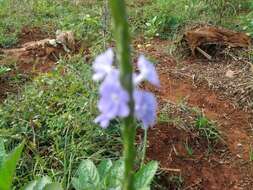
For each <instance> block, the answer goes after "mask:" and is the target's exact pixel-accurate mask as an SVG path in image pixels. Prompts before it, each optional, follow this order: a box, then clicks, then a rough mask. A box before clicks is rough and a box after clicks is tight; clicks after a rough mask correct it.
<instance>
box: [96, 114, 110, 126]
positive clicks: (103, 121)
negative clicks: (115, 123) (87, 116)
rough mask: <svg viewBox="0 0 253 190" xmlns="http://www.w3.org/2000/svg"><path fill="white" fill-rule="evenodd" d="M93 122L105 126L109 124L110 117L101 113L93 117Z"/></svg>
mask: <svg viewBox="0 0 253 190" xmlns="http://www.w3.org/2000/svg"><path fill="white" fill-rule="evenodd" d="M95 123H99V125H100V126H101V127H102V128H107V127H108V126H109V124H110V119H109V118H107V117H106V116H105V115H103V114H101V115H99V116H98V117H97V118H96V119H95Z"/></svg>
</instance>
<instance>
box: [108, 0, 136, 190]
mask: <svg viewBox="0 0 253 190" xmlns="http://www.w3.org/2000/svg"><path fill="white" fill-rule="evenodd" d="M109 2H110V7H111V13H112V18H113V24H114V35H115V41H116V48H117V60H118V63H119V67H120V80H121V84H122V86H123V88H124V89H126V90H127V92H128V93H129V95H130V101H129V107H130V115H129V116H128V117H127V118H125V119H124V127H123V130H122V137H123V146H124V150H123V158H124V166H125V172H124V183H123V190H133V189H134V187H133V174H134V161H135V154H136V152H135V145H134V142H135V134H136V128H135V124H134V101H133V83H132V71H133V68H132V65H131V62H130V35H129V31H128V22H127V16H126V9H125V2H124V0H110V1H109Z"/></svg>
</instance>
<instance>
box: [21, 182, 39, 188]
mask: <svg viewBox="0 0 253 190" xmlns="http://www.w3.org/2000/svg"><path fill="white" fill-rule="evenodd" d="M37 182H38V181H37V180H34V181H31V182H30V183H29V184H27V185H26V186H25V187H24V188H23V189H24V190H33V188H34V187H35V185H36V184H37Z"/></svg>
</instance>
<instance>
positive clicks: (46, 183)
mask: <svg viewBox="0 0 253 190" xmlns="http://www.w3.org/2000/svg"><path fill="white" fill-rule="evenodd" d="M23 190H63V188H62V186H61V184H59V183H52V181H51V178H50V177H48V176H45V177H42V178H40V179H39V180H34V181H32V182H30V183H29V184H28V185H26V186H25V187H24V188H23Z"/></svg>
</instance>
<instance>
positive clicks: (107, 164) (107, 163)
mask: <svg viewBox="0 0 253 190" xmlns="http://www.w3.org/2000/svg"><path fill="white" fill-rule="evenodd" d="M111 167H112V161H111V160H110V159H108V160H102V161H101V162H100V164H99V165H98V167H97V168H98V173H99V176H100V179H103V178H104V177H105V175H106V174H107V173H108V172H109V171H110V168H111Z"/></svg>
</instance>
